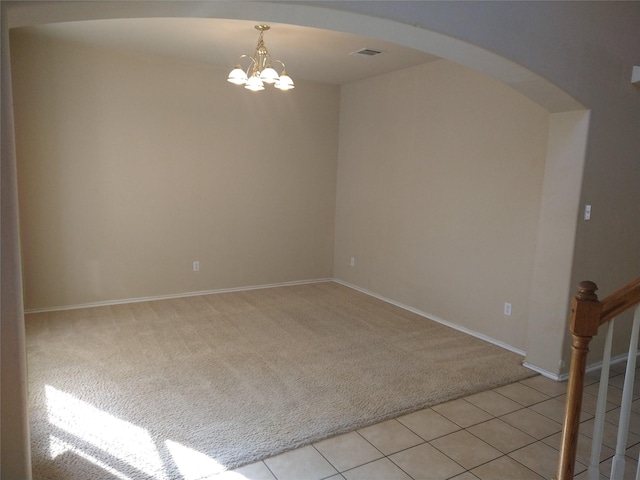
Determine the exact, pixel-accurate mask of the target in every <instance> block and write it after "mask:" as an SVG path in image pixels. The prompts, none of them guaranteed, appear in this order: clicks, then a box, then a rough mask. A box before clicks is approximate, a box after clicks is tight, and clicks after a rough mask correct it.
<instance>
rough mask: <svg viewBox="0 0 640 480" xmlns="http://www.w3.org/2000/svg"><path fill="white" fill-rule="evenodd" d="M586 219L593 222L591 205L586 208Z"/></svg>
mask: <svg viewBox="0 0 640 480" xmlns="http://www.w3.org/2000/svg"><path fill="white" fill-rule="evenodd" d="M584 219H585V220H591V205H585V206H584Z"/></svg>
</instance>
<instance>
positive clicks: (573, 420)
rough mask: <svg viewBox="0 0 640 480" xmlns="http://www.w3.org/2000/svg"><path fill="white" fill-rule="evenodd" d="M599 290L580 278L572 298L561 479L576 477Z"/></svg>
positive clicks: (599, 310) (595, 328)
mask: <svg viewBox="0 0 640 480" xmlns="http://www.w3.org/2000/svg"><path fill="white" fill-rule="evenodd" d="M596 290H598V286H597V285H596V284H595V283H593V282H588V281H585V282H580V285H579V290H578V293H577V295H576V296H575V297H574V298H573V300H572V302H571V318H570V321H569V331H570V332H571V336H572V337H573V343H572V345H571V367H570V373H569V384H568V385H567V402H566V408H565V414H564V426H563V429H562V443H561V444H560V458H559V461H558V474H557V477H556V478H557V480H571V479H573V470H574V467H575V463H576V448H577V446H578V428H579V425H580V411H581V408H582V390H583V387H584V375H585V371H586V367H587V353H589V342H591V339H592V338H593V337H594V336H595V335H596V334H597V333H598V327H599V326H600V312H601V311H602V304H601V303H600V301H599V300H598V296H597V295H596Z"/></svg>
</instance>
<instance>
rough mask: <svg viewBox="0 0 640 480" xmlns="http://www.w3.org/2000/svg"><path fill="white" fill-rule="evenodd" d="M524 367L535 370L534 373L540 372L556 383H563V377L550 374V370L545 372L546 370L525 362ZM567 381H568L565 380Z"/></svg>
mask: <svg viewBox="0 0 640 480" xmlns="http://www.w3.org/2000/svg"><path fill="white" fill-rule="evenodd" d="M522 365H523V366H525V367H527V368H528V369H529V370H533V371H534V372H538V373H539V374H540V375H542V376H543V377H547V378H550V379H551V380H555V381H556V382H562V381H563V380H562V376H561V375H558V374H557V373H553V372H550V371H549V370H545V369H544V368H540V367H538V366H536V365H532V364H531V363H528V362H524V363H523V364H522ZM565 380H566V379H565Z"/></svg>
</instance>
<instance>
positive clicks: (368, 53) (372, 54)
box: [349, 48, 383, 57]
mask: <svg viewBox="0 0 640 480" xmlns="http://www.w3.org/2000/svg"><path fill="white" fill-rule="evenodd" d="M381 53H383V52H382V51H380V50H374V49H373V48H363V49H361V50H358V51H357V52H351V53H350V54H349V55H362V56H365V57H375V56H376V55H380V54H381Z"/></svg>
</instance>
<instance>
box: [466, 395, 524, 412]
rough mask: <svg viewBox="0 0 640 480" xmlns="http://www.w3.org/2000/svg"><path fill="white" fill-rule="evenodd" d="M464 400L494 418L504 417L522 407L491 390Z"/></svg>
mask: <svg viewBox="0 0 640 480" xmlns="http://www.w3.org/2000/svg"><path fill="white" fill-rule="evenodd" d="M465 400H466V401H467V402H469V403H472V404H474V405H475V406H476V407H478V408H481V409H482V410H484V411H485V412H488V413H490V414H491V415H493V416H495V417H499V416H500V415H506V414H507V413H511V412H514V411H516V410H519V409H521V408H522V405H520V404H519V403H517V402H514V401H513V400H511V399H510V398H507V397H505V396H504V395H500V394H499V393H496V392H494V391H493V390H487V391H486V392H480V393H476V394H475V395H471V396H469V397H465Z"/></svg>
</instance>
